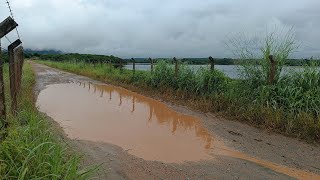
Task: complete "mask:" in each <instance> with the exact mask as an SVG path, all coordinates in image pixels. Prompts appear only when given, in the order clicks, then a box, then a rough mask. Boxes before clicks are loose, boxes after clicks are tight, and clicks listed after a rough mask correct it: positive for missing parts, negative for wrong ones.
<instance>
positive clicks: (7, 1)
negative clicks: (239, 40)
mask: <svg viewBox="0 0 320 180" xmlns="http://www.w3.org/2000/svg"><path fill="white" fill-rule="evenodd" d="M6 3H7V4H8V8H9V11H10V14H11V17H12V19H13V20H14V16H13V12H12V8H11V6H10V3H9V0H6ZM15 29H16V32H17V35H18V38H19V39H21V38H20V34H19V31H18V28H17V27H16V28H15Z"/></svg>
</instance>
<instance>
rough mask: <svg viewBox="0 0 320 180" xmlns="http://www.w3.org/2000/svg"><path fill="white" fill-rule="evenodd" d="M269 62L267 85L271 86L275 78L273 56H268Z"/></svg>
mask: <svg viewBox="0 0 320 180" xmlns="http://www.w3.org/2000/svg"><path fill="white" fill-rule="evenodd" d="M269 61H270V72H269V80H268V83H269V85H272V84H273V83H274V80H275V77H276V64H277V62H276V60H275V59H274V57H273V55H270V56H269Z"/></svg>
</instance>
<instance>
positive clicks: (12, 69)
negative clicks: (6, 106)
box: [8, 39, 22, 115]
mask: <svg viewBox="0 0 320 180" xmlns="http://www.w3.org/2000/svg"><path fill="white" fill-rule="evenodd" d="M21 43H22V42H21V41H20V39H17V40H16V41H14V42H13V43H12V44H10V45H9V46H8V53H9V76H10V94H11V99H12V101H11V112H12V114H13V115H16V114H17V85H18V84H17V77H18V73H17V69H18V67H17V62H16V60H17V59H16V58H15V57H14V49H15V48H16V47H18V46H19V45H20V44H21Z"/></svg>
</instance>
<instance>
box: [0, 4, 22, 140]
mask: <svg viewBox="0 0 320 180" xmlns="http://www.w3.org/2000/svg"><path fill="white" fill-rule="evenodd" d="M5 3H6V5H7V8H8V12H9V16H8V17H7V18H6V19H5V20H3V21H2V22H1V23H0V129H2V128H3V129H7V127H8V125H9V122H7V118H6V103H5V92H4V89H5V88H4V86H5V82H4V76H3V68H4V67H3V65H4V63H5V62H4V58H3V57H2V54H1V53H2V52H1V51H2V50H4V51H6V52H7V53H8V55H9V80H10V96H11V113H12V115H14V116H16V115H17V112H18V107H17V96H18V93H19V92H20V86H21V79H22V78H21V77H22V67H23V62H24V60H23V58H24V55H23V54H24V53H23V47H22V41H21V36H20V33H19V30H18V24H17V23H16V21H15V16H14V14H13V10H12V7H11V5H10V2H9V0H5ZM13 30H15V32H16V35H17V40H15V41H11V39H10V38H9V37H8V36H7V35H8V34H9V33H10V32H12V31H13ZM3 37H4V38H5V39H6V40H7V41H8V42H9V44H10V45H9V46H8V49H5V48H3V47H2V46H1V38H3ZM4 136H5V135H4ZM0 139H1V137H0Z"/></svg>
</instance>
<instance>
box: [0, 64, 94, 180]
mask: <svg viewBox="0 0 320 180" xmlns="http://www.w3.org/2000/svg"><path fill="white" fill-rule="evenodd" d="M8 74H9V72H8V66H7V65H5V67H4V76H5V82H6V83H5V85H6V86H5V89H6V102H7V103H10V96H9V87H8V86H9V81H8V79H9V78H8ZM34 84H35V76H34V74H33V70H32V68H31V65H30V64H28V63H25V66H24V68H23V78H22V90H21V94H20V97H19V112H18V115H17V117H13V116H11V115H10V113H9V112H10V109H7V114H8V118H7V121H8V122H9V127H8V129H6V130H5V129H3V128H2V125H1V124H0V132H1V139H0V179H86V178H87V177H89V176H90V175H91V174H92V172H93V169H92V168H91V169H90V170H89V169H88V170H83V171H81V170H80V163H81V157H80V156H79V155H77V154H75V153H74V152H72V150H71V149H69V148H68V146H67V145H66V144H65V143H64V142H63V141H62V139H61V138H60V137H59V136H58V135H57V133H56V132H57V130H56V129H54V128H53V126H52V125H51V123H50V122H49V121H48V120H47V119H46V117H45V116H44V115H42V114H40V113H39V112H38V111H37V108H36V107H35V104H34V92H33V87H34ZM7 107H10V105H9V104H7ZM4 134H6V136H5V137H4Z"/></svg>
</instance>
